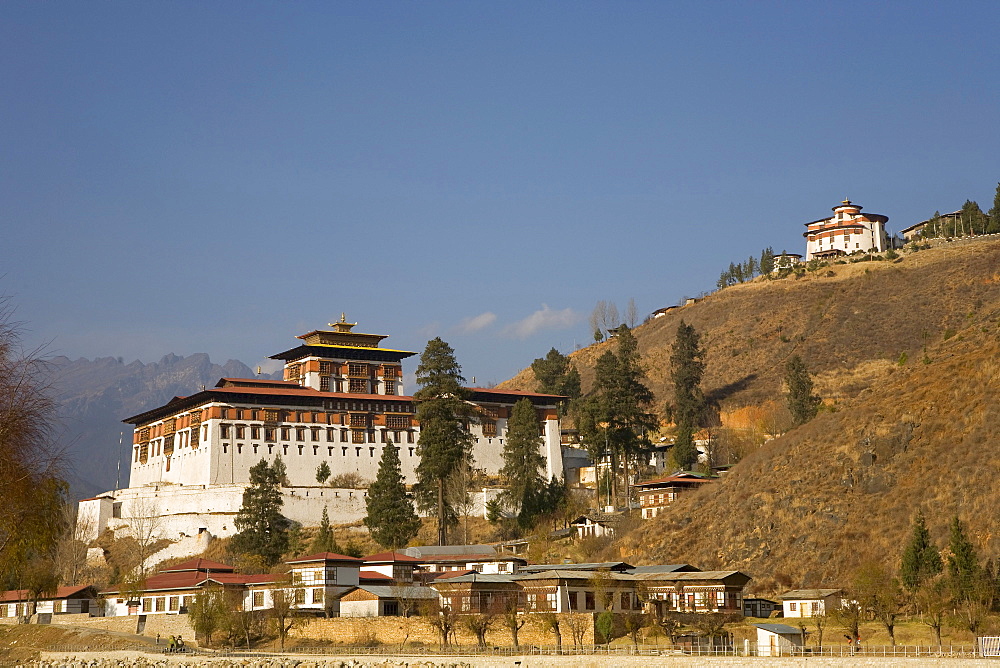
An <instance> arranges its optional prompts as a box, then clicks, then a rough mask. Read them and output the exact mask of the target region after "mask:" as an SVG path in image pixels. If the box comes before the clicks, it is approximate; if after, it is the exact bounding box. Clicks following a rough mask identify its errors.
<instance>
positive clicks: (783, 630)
mask: <svg viewBox="0 0 1000 668" xmlns="http://www.w3.org/2000/svg"><path fill="white" fill-rule="evenodd" d="M754 626H756V627H757V656H792V655H794V654H796V653H798V651H799V650H801V648H802V647H803V646H804V645H805V640H804V639H803V637H802V630H801V629H797V628H795V627H794V626H789V625H788V624H754Z"/></svg>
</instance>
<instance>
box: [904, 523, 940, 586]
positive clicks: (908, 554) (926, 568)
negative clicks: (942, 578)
mask: <svg viewBox="0 0 1000 668" xmlns="http://www.w3.org/2000/svg"><path fill="white" fill-rule="evenodd" d="M941 569H942V563H941V554H940V553H939V552H938V550H937V548H936V547H935V546H934V543H932V542H931V534H930V532H929V531H928V530H927V523H926V522H925V521H924V514H923V513H917V517H916V519H915V520H914V521H913V533H912V534H911V535H910V542H909V543H908V544H907V545H906V549H905V550H903V560H902V563H901V564H900V566H899V579H900V580H901V581H902V583H903V586H904V587H906V589H907V590H909V591H910V592H915V591H916V590H917V589H919V588H920V587H921V585H923V584H924V583H925V582H927V581H928V580H930V579H931V578H932V577H934V576H935V575H937V574H938V573H940V572H941Z"/></svg>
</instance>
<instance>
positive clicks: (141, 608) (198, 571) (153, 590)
mask: <svg viewBox="0 0 1000 668" xmlns="http://www.w3.org/2000/svg"><path fill="white" fill-rule="evenodd" d="M289 585H290V583H289V579H288V576H287V575H284V574H281V573H262V574H240V573H234V572H233V567H232V566H229V565H227V564H223V563H219V562H215V561H210V560H208V559H200V558H199V559H190V560H188V561H185V562H183V563H180V564H176V565H175V566H170V567H167V568H164V569H161V570H160V571H159V572H158V573H157V574H156V575H153V576H150V577H148V578H146V580H145V581H144V582H142V583H140V584H139V585H138V586H136V587H135V588H132V589H121V588H117V589H116V588H110V589H104V590H102V591H101V596H102V598H103V601H104V606H103V611H102V613H103V615H104V616H107V617H124V616H128V615H151V614H167V615H179V614H184V613H186V612H187V610H188V607H189V606H190V605H191V602H192V601H193V600H194V597H195V596H197V595H198V594H199V593H200V592H202V591H204V590H205V589H207V588H211V587H217V588H219V589H221V590H222V591H224V592H229V595H231V596H234V597H239V598H241V599H243V601H244V603H243V604H244V606H245V608H244V609H247V610H251V609H255V610H263V609H269V608H270V607H271V596H272V592H273V590H274V589H278V588H282V587H288V586H289Z"/></svg>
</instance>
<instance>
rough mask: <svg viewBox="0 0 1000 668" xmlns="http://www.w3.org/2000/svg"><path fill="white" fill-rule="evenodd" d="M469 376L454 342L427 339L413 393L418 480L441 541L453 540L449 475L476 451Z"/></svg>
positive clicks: (422, 496)
mask: <svg viewBox="0 0 1000 668" xmlns="http://www.w3.org/2000/svg"><path fill="white" fill-rule="evenodd" d="M464 382H465V378H463V377H462V367H461V366H459V364H458V361H457V360H456V359H455V351H454V350H453V349H452V347H451V346H449V345H448V344H447V343H445V342H444V341H442V340H441V339H440V337H438V338H434V339H432V340H431V341H428V342H427V347H426V348H425V349H424V352H423V353H422V354H421V356H420V364H419V365H418V366H417V383H418V384H419V385H420V389H419V390H417V392H416V394H414V395H413V398H414V399H415V400H416V401H417V420H418V421H419V422H420V440H419V441H418V443H417V454H419V455H420V463H419V464H418V465H417V480H418V494H419V495H420V498H421V501H422V504H423V506H424V507H427V508H430V509H432V510H433V512H434V515H435V516H436V517H437V522H438V544H439V545H447V544H448V522H449V518H451V517H453V516H454V513H453V512H452V509H451V508H450V507H449V505H448V502H447V498H446V495H445V484H446V481H447V480H448V477H449V476H451V474H452V473H453V472H454V471H455V470H457V469H458V468H459V467H460V466H466V465H468V463H469V458H470V453H471V451H472V434H471V433H470V432H469V430H468V429H467V428H466V426H465V424H466V423H467V422H468V421H469V420H471V419H473V415H472V412H471V410H470V408H469V406H468V404H466V403H465V398H466V394H467V392H466V390H465V389H464V388H463V387H462V383H464Z"/></svg>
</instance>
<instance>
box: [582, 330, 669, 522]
mask: <svg viewBox="0 0 1000 668" xmlns="http://www.w3.org/2000/svg"><path fill="white" fill-rule="evenodd" d="M614 334H615V341H616V342H617V347H616V350H608V351H606V352H605V353H604V354H603V355H601V357H599V358H598V360H597V363H596V365H595V367H594V385H593V387H592V389H591V391H590V392H589V393H588V394H587V395H586V396H585V397H582V398H581V399H579V400H578V401H577V402H575V404H574V409H575V410H574V413H575V417H576V422H577V427H578V428H579V431H580V436H581V437H582V438H583V441H584V443H585V444H586V445H587V447H588V450H589V454H590V456H591V459H592V460H593V461H594V462H595V463H598V462H603V463H604V464H605V465H606V470H607V471H608V473H609V474H610V478H609V480H608V481H607V487H608V495H609V497H611V498H612V499H613V500H614V501H616V502H617V501H618V500H620V498H621V496H622V494H623V493H624V494H627V493H628V484H629V483H630V481H631V478H630V475H629V472H630V471H632V472H633V473H634V472H636V471H637V470H638V469H637V466H636V464H637V461H638V456H639V454H640V452H642V450H643V449H645V448H648V447H649V445H650V440H649V436H650V433H652V432H655V431H656V430H657V428H658V426H659V420H658V419H657V417H656V415H654V414H653V413H652V411H651V409H650V407H651V406H652V403H653V393H652V392H651V391H650V390H649V388H648V387H646V385H645V384H644V382H643V381H644V378H645V370H644V369H643V366H642V364H641V361H640V357H639V350H638V343H637V342H636V340H635V337H634V336H633V335H632V332H631V330H630V329H629V328H628V327H627V326H624V325H623V326H620V327H618V329H616V330H615V331H614Z"/></svg>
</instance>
